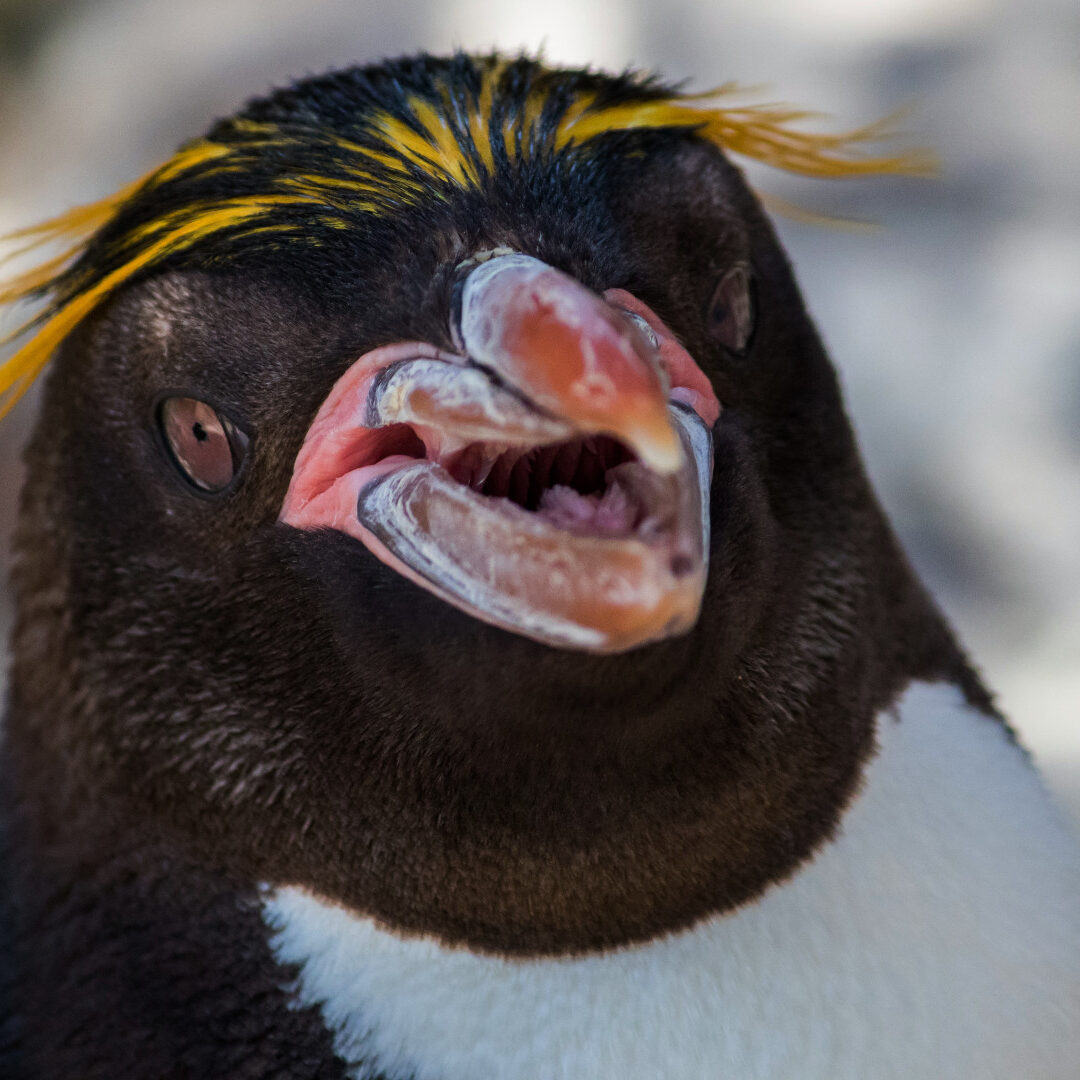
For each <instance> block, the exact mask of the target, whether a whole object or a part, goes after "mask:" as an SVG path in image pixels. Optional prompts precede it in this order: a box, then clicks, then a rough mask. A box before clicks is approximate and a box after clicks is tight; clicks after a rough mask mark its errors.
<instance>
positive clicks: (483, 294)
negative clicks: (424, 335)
mask: <svg viewBox="0 0 1080 1080" xmlns="http://www.w3.org/2000/svg"><path fill="white" fill-rule="evenodd" d="M460 337H461V343H462V344H463V345H464V348H465V352H466V354H467V355H468V356H469V357H470V359H472V360H474V361H475V362H476V363H477V364H479V365H480V366H482V367H484V368H486V369H488V370H489V371H491V372H493V373H494V374H495V375H497V376H498V378H499V379H500V380H501V381H502V382H503V383H505V384H506V385H508V386H509V387H510V388H511V389H512V390H515V391H516V392H518V393H519V394H521V395H522V396H523V397H525V398H526V399H527V400H528V401H529V402H531V403H532V404H533V405H535V406H537V407H539V408H540V409H541V410H543V411H544V412H547V413H548V414H550V415H552V416H553V417H556V418H558V419H559V420H562V421H563V422H564V423H567V424H569V425H570V426H571V427H572V428H574V430H576V431H578V432H579V433H581V434H590V435H591V434H603V435H610V436H613V437H614V438H617V439H619V440H620V441H622V442H624V443H625V444H626V445H627V446H628V447H630V449H632V450H633V451H634V452H635V453H636V454H637V456H638V458H639V459H640V460H641V461H642V462H643V463H644V464H645V465H647V466H648V467H649V468H651V469H652V470H653V471H655V472H657V473H661V474H671V473H674V472H676V471H677V470H678V468H679V467H680V465H681V464H682V460H683V452H682V444H681V442H680V439H679V436H678V434H677V433H676V431H675V428H674V427H673V425H672V422H671V419H670V418H669V414H668V400H667V390H668V387H667V380H666V377H665V375H664V372H663V369H662V368H661V366H660V360H659V354H658V353H657V350H656V349H655V348H654V347H653V346H652V344H651V343H650V342H649V341H648V340H647V339H646V338H645V336H644V335H643V334H642V333H641V332H640V331H639V330H638V329H637V327H636V326H634V324H633V323H632V322H631V320H630V319H628V318H626V317H625V316H624V315H622V314H621V313H620V312H619V311H618V310H617V309H616V308H613V307H611V306H610V305H609V304H607V303H605V301H604V300H602V299H601V298H600V297H599V296H597V295H596V294H595V293H593V292H590V291H589V290H588V289H586V288H585V287H584V286H583V285H581V284H580V283H579V282H577V281H575V280H574V279H573V278H571V277H568V276H567V275H566V274H563V273H562V272H560V271H559V270H555V269H554V268H553V267H550V266H548V265H546V264H545V263H542V262H540V261H539V260H538V259H534V258H532V257H530V256H528V255H519V254H510V255H496V256H493V257H492V258H490V259H488V260H487V261H486V262H483V263H481V264H480V265H479V266H478V267H476V269H474V270H471V271H470V272H469V275H468V277H467V278H466V280H465V284H464V287H463V290H462V299H461V321H460Z"/></svg>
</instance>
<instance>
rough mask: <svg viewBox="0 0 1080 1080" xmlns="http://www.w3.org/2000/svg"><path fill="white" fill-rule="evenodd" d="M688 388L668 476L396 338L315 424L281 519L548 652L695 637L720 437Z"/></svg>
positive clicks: (622, 447) (344, 385)
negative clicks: (348, 542) (348, 546)
mask: <svg viewBox="0 0 1080 1080" xmlns="http://www.w3.org/2000/svg"><path fill="white" fill-rule="evenodd" d="M681 389H682V388H680V387H678V386H675V387H672V388H670V391H669V395H668V405H667V422H668V423H669V424H670V427H671V430H672V432H673V433H674V438H675V439H676V440H677V441H676V442H675V443H674V445H675V446H676V448H677V450H678V451H680V452H679V455H678V458H677V461H676V464H675V465H674V466H673V467H672V466H667V467H666V468H656V467H655V466H654V465H653V464H650V463H649V462H647V461H646V460H644V459H643V458H644V457H645V455H643V454H642V453H639V450H638V448H636V447H634V446H632V445H630V444H629V442H628V441H627V440H626V439H623V438H620V437H617V436H615V435H613V434H609V433H606V432H603V431H581V430H579V429H577V427H576V425H575V424H574V423H572V422H570V421H568V420H566V419H565V418H563V417H561V416H559V415H558V414H557V413H555V412H554V411H552V410H551V409H546V408H543V407H541V406H539V405H538V404H536V403H535V402H534V401H532V400H530V399H529V397H528V396H527V395H526V394H525V393H523V392H521V391H520V390H519V389H517V388H515V387H511V386H508V385H507V384H506V382H505V381H504V380H503V379H501V378H500V377H499V375H498V374H497V373H495V372H492V371H491V370H489V369H487V368H485V367H484V366H482V365H479V364H477V363H475V362H474V361H472V360H470V359H468V358H466V357H463V356H460V355H457V354H452V353H446V352H443V351H441V350H438V349H436V348H434V347H433V346H431V345H427V344H424V343H418V342H410V343H400V344H395V345H389V346H384V347H382V348H379V349H375V350H373V351H372V352H371V353H368V354H366V355H365V356H363V357H361V358H360V360H358V361H357V362H356V363H355V364H354V365H353V366H352V367H351V368H350V369H349V370H348V371H347V372H346V373H345V374H344V375H343V376H342V378H341V379H340V380H339V381H338V383H337V384H335V387H334V388H333V390H332V391H331V393H330V395H329V397H328V398H327V400H326V402H325V403H324V404H323V406H322V408H321V409H320V410H319V412H318V414H317V415H316V417H315V420H314V421H313V423H312V425H311V427H310V429H309V431H308V435H307V438H306V439H305V442H304V444H303V446H302V448H301V450H300V453H299V454H298V456H297V460H296V464H295V467H294V471H293V478H292V482H291V484H290V487H289V491H288V493H287V495H286V498H285V502H284V504H283V507H282V512H281V520H282V521H283V522H284V523H286V524H289V525H292V526H294V527H296V528H300V529H334V530H337V531H340V532H344V533H346V534H347V535H349V536H352V537H354V538H355V539H357V540H359V541H360V542H361V543H362V544H364V546H365V547H366V548H367V549H368V550H369V551H370V552H371V553H372V554H373V555H375V557H376V558H378V559H379V560H380V561H381V562H383V563H384V564H386V565H387V566H388V567H390V568H391V569H393V570H394V571H396V572H397V573H399V574H401V575H402V576H403V577H405V578H407V579H409V580H411V581H412V582H414V583H415V584H417V585H419V586H421V587H422V588H424V589H426V590H428V591H430V592H433V593H434V594H435V595H437V596H439V597H440V598H442V599H443V600H445V601H447V602H448V603H450V604H453V605H454V606H456V607H458V608H460V609H462V610H463V611H465V612H467V613H468V614H470V615H472V616H474V617H476V618H478V619H481V620H483V621H485V622H488V623H491V624H494V625H496V626H499V627H501V628H502V629H504V630H509V631H511V632H513V633H516V634H520V635H523V636H525V637H529V638H532V639H534V640H536V641H540V642H542V643H544V644H547V645H550V646H555V647H558V648H569V649H577V650H585V651H590V652H599V653H610V652H621V651H625V650H626V649H630V648H633V647H636V646H639V645H642V644H645V643H647V642H649V641H655V640H659V639H662V638H666V637H670V636H673V635H675V634H679V633H683V632H685V631H687V630H689V629H690V628H691V627H692V626H693V624H694V622H695V621H696V619H697V614H698V611H699V608H700V603H701V596H702V593H703V590H704V583H705V577H706V572H707V552H708V529H709V521H708V499H709V487H710V483H711V470H712V439H711V434H710V432H709V429H708V427H707V426H706V423H705V422H704V420H703V419H702V418H701V416H700V415H699V413H698V412H697V411H696V410H695V408H694V407H693V405H692V400H691V403H687V402H686V401H685V398H686V397H688V396H689V395H688V394H684V393H682V392H681ZM646 451H648V446H646Z"/></svg>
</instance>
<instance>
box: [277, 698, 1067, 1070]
mask: <svg viewBox="0 0 1080 1080" xmlns="http://www.w3.org/2000/svg"><path fill="white" fill-rule="evenodd" d="M875 727H876V741H877V752H876V754H875V756H874V757H873V759H872V760H871V761H870V762H869V764H868V766H867V768H866V771H865V774H864V778H863V784H862V788H861V791H860V793H859V795H858V796H857V797H856V798H855V799H854V801H853V802H852V804H851V805H850V806H849V808H848V810H847V812H846V814H845V816H844V817H843V819H842V821H841V823H840V826H839V828H838V830H837V832H836V834H835V836H834V838H833V840H832V841H831V842H829V843H827V844H826V845H825V846H823V847H822V848H821V849H820V850H819V851H818V852H817V854H816V856H815V857H814V858H813V859H812V860H811V861H810V862H809V863H808V864H805V865H804V866H803V867H802V868H801V869H799V870H798V871H796V872H795V874H794V875H793V876H792V877H791V878H789V879H788V880H784V881H776V882H774V883H773V885H772V886H771V887H770V888H769V889H768V890H767V891H766V892H765V893H764V894H763V895H762V896H760V897H759V898H757V899H756V900H755V901H753V902H750V903H747V904H745V905H744V906H743V907H741V908H740V909H738V910H736V911H734V912H731V913H729V914H726V915H723V916H714V917H712V918H709V919H706V920H704V921H702V922H700V923H698V924H697V925H695V926H693V927H692V928H690V929H688V930H685V931H682V932H680V933H677V934H670V935H664V936H658V937H656V938H655V939H653V940H652V941H650V942H647V943H644V944H639V945H636V946H632V947H626V948H621V949H615V950H609V951H606V952H599V953H595V954H591V955H583V956H578V957H573V958H553V959H513V958H505V957H499V956H493V955H486V954H481V953H477V952H473V951H469V950H467V949H464V948H450V947H446V946H444V945H441V944H439V943H437V942H436V941H434V940H433V939H430V938H423V937H407V936H401V935H399V934H397V933H394V932H392V931H390V930H388V929H386V928H385V927H383V926H381V925H380V924H378V923H377V922H376V921H375V920H373V919H370V918H365V917H363V916H361V915H358V914H355V913H351V912H349V911H348V910H346V909H344V908H342V907H339V906H336V905H334V904H331V903H329V902H326V901H323V900H321V899H319V898H317V897H315V896H313V895H312V894H310V893H308V892H306V891H304V890H302V889H299V888H290V887H278V888H268V889H267V891H266V892H265V894H264V899H263V911H264V918H265V920H266V922H267V923H268V925H269V927H270V928H271V930H272V931H273V933H272V945H273V948H274V951H275V954H276V955H277V957H278V959H279V960H280V961H282V962H284V963H287V964H293V965H298V966H299V967H298V970H299V977H298V980H297V982H296V983H295V985H294V986H293V988H292V990H293V993H294V994H295V996H296V998H297V1000H298V1002H299V1003H303V1004H306V1005H310V1004H315V1003H318V1004H319V1007H320V1008H321V1010H322V1015H323V1018H324V1021H325V1023H326V1024H327V1026H328V1027H329V1028H330V1030H331V1031H332V1033H333V1034H334V1038H335V1045H336V1050H337V1052H338V1054H339V1055H340V1056H341V1057H342V1058H344V1059H345V1060H346V1061H349V1062H352V1063H354V1065H353V1073H352V1075H354V1076H355V1077H358V1078H367V1077H374V1076H375V1075H376V1074H378V1075H380V1076H385V1077H387V1078H394V1080H396V1078H397V1077H406V1076H414V1077H415V1078H416V1080H466V1078H469V1077H474V1076H480V1075H482V1076H486V1077H491V1078H492V1080H511V1078H513V1080H525V1078H528V1077H537V1078H539V1077H556V1076H558V1077H563V1076H565V1077H580V1076H591V1077H596V1078H597V1080H604V1078H607V1077H612V1078H614V1077H619V1078H622V1080H637V1078H641V1080H645V1078H649V1080H655V1078H657V1077H670V1078H672V1080H681V1078H683V1077H687V1078H689V1077H697V1076H701V1075H703V1070H705V1071H708V1072H709V1073H710V1075H747V1076H751V1075H752V1076H754V1077H759V1078H762V1080H779V1078H780V1077H784V1078H790V1077H791V1076H795V1075H798V1076H802V1077H808V1078H810V1077H815V1078H816V1077H821V1078H822V1080H824V1078H825V1077H829V1078H830V1080H845V1078H851V1080H855V1078H856V1077H865V1076H869V1075H880V1071H879V1067H880V1063H881V1062H882V1061H888V1062H890V1063H895V1064H892V1065H891V1067H892V1069H893V1070H894V1071H893V1072H890V1073H889V1075H896V1076H903V1075H911V1076H914V1075H928V1074H929V1072H933V1074H934V1075H940V1076H943V1077H944V1076H954V1075H956V1076H965V1077H966V1076H980V1077H983V1078H985V1080H993V1078H998V1077H1000V1078H1005V1077H1012V1076H1015V1075H1023V1074H1025V1069H1026V1070H1027V1073H1026V1074H1028V1075H1031V1072H1030V1070H1031V1068H1032V1067H1033V1066H1032V1062H1046V1069H1045V1072H1040V1073H1039V1075H1047V1076H1053V1077H1058V1076H1062V1077H1064V1076H1065V1075H1067V1073H1066V1071H1064V1069H1065V1065H1064V1063H1058V1062H1057V1061H1056V1059H1054V1060H1051V1059H1050V1058H1048V1057H1046V1055H1053V1054H1055V1053H1060V1052H1061V1050H1060V1047H1061V1046H1062V1045H1065V1044H1066V1043H1067V1044H1068V1046H1069V1047H1073V1050H1066V1052H1068V1053H1073V1052H1074V1050H1075V1037H1072V1036H1070V1037H1068V1038H1064V1039H1063V1038H1062V1037H1061V1033H1059V1032H1055V1031H1053V1030H1052V1029H1053V1025H1054V1022H1053V1021H1052V1020H1047V1021H1046V1022H1045V1023H1044V1022H1043V1021H1042V1020H1039V1019H1038V1018H1035V1017H1033V1015H1032V1014H1033V1013H1034V1012H1036V1011H1037V1010H1036V1009H1035V1008H1034V1006H1032V1005H1029V996H1030V1002H1040V1001H1045V1000H1053V999H1054V996H1059V995H1066V996H1067V994H1068V985H1069V979H1070V974H1069V972H1070V970H1071V968H1072V967H1073V965H1075V964H1076V963H1077V962H1078V961H1080V914H1078V913H1077V911H1076V910H1075V904H1074V902H1073V900H1072V899H1071V896H1072V891H1073V890H1075V889H1076V887H1077V886H1078V885H1080V859H1078V858H1077V854H1076V849H1075V847H1074V846H1073V844H1072V841H1071V839H1070V838H1069V837H1068V834H1067V832H1066V831H1065V829H1064V828H1063V826H1062V823H1061V821H1060V819H1059V818H1058V817H1057V815H1056V812H1055V810H1054V808H1053V807H1052V806H1051V804H1050V803H1049V801H1048V799H1047V798H1046V796H1045V794H1044V792H1043V790H1042V788H1041V787H1040V785H1039V782H1038V780H1037V778H1036V776H1035V774H1034V772H1033V771H1032V770H1031V769H1030V767H1029V765H1028V762H1027V761H1026V759H1025V758H1024V756H1023V754H1022V753H1021V752H1020V751H1019V750H1018V748H1017V747H1016V746H1015V744H1014V743H1013V742H1012V741H1011V739H1010V737H1009V733H1008V731H1007V730H1006V729H1005V728H1004V726H1003V725H1001V724H1000V723H998V722H997V721H996V720H994V719H993V718H990V717H988V716H986V715H985V714H983V713H981V712H978V711H976V710H975V709H973V708H972V707H971V706H970V705H968V704H967V703H966V701H965V698H964V696H963V694H962V692H961V691H960V689H959V688H958V687H957V686H955V685H952V684H949V683H938V684H927V683H912V684H911V685H910V686H909V687H908V688H907V689H906V690H905V692H904V693H903V694H902V695H901V697H900V698H899V699H898V701H897V702H896V703H895V704H894V706H893V707H891V708H890V709H888V710H886V711H884V712H883V713H881V714H880V715H879V716H878V717H877V720H876V725H875ZM1003 792H1004V793H1007V797H1003V796H1002V793H1003ZM1034 837H1040V838H1041V840H1040V843H1039V844H1038V845H1032V844H1031V843H1030V839H1031V838H1034ZM1021 931H1022V932H1023V933H1026V934H1028V935H1034V936H1035V937H1037V938H1039V939H1040V940H1039V942H1038V949H1037V950H1036V951H1039V952H1040V954H1041V955H1043V956H1044V959H1045V961H1046V962H1045V964H1043V965H1042V966H1041V967H1040V968H1038V969H1037V970H1036V969H1032V970H1031V971H1025V972H1024V973H1023V974H1024V979H1027V980H1029V982H1028V983H1027V985H1026V987H1025V985H1024V980H1023V979H1022V980H1020V983H1021V985H1020V988H1019V989H1017V991H1016V996H1015V998H1014V1000H1013V1001H1012V1002H1011V1003H1010V1010H1009V1015H1008V1016H1003V1015H1001V1014H1002V1010H1001V1009H1000V1008H999V1005H1000V1002H997V1003H995V1000H994V999H995V996H996V995H1000V993H1001V992H1002V987H1001V985H1000V982H999V980H998V978H997V977H995V975H994V972H995V970H1000V966H1001V964H1002V955H1001V952H1002V950H1004V951H1005V952H1007V951H1008V948H1009V944H1008V943H1009V942H1010V941H1012V940H1015V935H1016V934H1017V933H1018V932H1021ZM1047 995H1051V996H1050V997H1047ZM959 1000H963V1001H964V1002H965V1003H966V1007H965V1009H964V1010H961V1011H958V1010H957V1008H956V1002H957V1001H959ZM987 1016H998V1017H999V1018H1000V1019H1001V1024H1000V1026H999V1027H998V1028H996V1029H995V1030H993V1031H988V1030H986V1029H985V1028H984V1026H983V1024H984V1022H985V1017H987ZM980 1018H981V1019H980ZM841 1028H842V1029H841ZM845 1032H848V1033H850V1032H864V1033H867V1038H866V1040H865V1041H860V1040H859V1039H856V1038H854V1037H851V1038H849V1037H847V1036H846V1035H845ZM871 1033H872V1036H873V1037H872V1038H871V1037H870V1036H871ZM1055 1038H1056V1041H1055ZM1053 1045H1056V1046H1057V1047H1058V1049H1057V1050H1055V1049H1053V1048H1052V1047H1053ZM935 1055H936V1057H935ZM931 1061H933V1062H934V1063H935V1064H934V1068H933V1069H929V1063H930V1062H931ZM360 1062H363V1063H364V1064H359V1063H360ZM1022 1062H1023V1064H1021V1063H1022ZM705 1063H708V1067H707V1068H706V1065H705ZM954 1063H956V1064H955V1066H954ZM725 1066H726V1067H727V1068H726V1069H725ZM1059 1066H1060V1068H1061V1069H1062V1071H1057V1069H1058V1068H1059ZM928 1069H929V1072H928Z"/></svg>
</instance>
